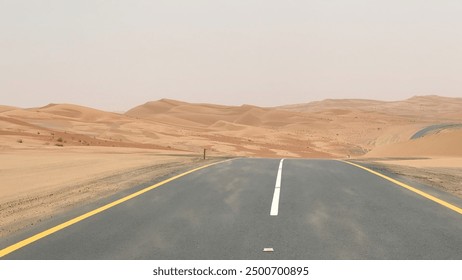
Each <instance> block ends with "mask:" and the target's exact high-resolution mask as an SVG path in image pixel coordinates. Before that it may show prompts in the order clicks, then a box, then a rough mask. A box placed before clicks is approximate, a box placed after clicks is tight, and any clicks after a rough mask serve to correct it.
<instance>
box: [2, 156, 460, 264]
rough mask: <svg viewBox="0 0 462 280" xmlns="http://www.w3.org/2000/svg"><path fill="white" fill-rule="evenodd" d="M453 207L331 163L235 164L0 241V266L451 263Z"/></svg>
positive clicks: (447, 197) (418, 189)
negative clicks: (44, 262) (66, 262)
mask: <svg viewBox="0 0 462 280" xmlns="http://www.w3.org/2000/svg"><path fill="white" fill-rule="evenodd" d="M461 207H462V199H460V198H458V197H455V196H453V195H451V194H448V193H445V192H442V191H439V190H436V189H433V188H430V187H427V186H424V185H421V184H417V183H415V182H412V181H408V179H406V178H403V177H397V176H396V175H393V174H384V173H378V172H377V171H373V170H372V169H369V168H367V166H365V165H364V164H362V163H361V165H359V164H354V163H349V162H345V161H339V160H321V159H284V160H282V159H247V158H243V159H234V160H230V161H225V162H220V163H217V164H212V165H208V166H205V167H203V168H198V169H195V170H192V171H189V172H186V173H183V174H180V175H178V176H175V177H173V178H170V179H168V180H166V181H163V182H160V183H158V184H155V185H152V186H148V187H144V188H142V189H140V190H138V191H137V192H134V193H132V194H128V195H127V196H125V197H122V198H119V199H117V200H114V201H112V202H108V203H107V204H104V205H102V206H99V207H97V208H95V209H87V210H85V212H83V213H80V214H79V215H77V216H74V217H70V218H68V219H66V220H65V221H61V222H59V223H56V221H54V222H55V224H50V223H52V222H53V221H51V222H49V224H47V225H46V228H42V229H33V230H30V231H29V232H27V233H22V235H18V236H15V237H13V238H9V239H8V240H3V241H2V242H0V245H1V247H0V248H2V249H1V250H0V257H2V258H3V259H51V260H57V259H79V260H84V259H91V260H94V259H106V260H115V259H124V260H126V259H144V260H150V259H166V260H172V259H217V260H227V259H238V260H240V259H258V260H265V259H308V260H309V259H316V260H322V259H332V260H336V259H462V208H461Z"/></svg>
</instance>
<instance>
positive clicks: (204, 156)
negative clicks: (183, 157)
mask: <svg viewBox="0 0 462 280" xmlns="http://www.w3.org/2000/svg"><path fill="white" fill-rule="evenodd" d="M205 151H207V149H204V159H205Z"/></svg>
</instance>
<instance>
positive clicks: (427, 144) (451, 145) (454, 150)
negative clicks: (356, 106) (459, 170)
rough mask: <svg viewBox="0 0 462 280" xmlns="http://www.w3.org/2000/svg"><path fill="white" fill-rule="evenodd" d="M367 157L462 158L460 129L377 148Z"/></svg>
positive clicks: (461, 131)
mask: <svg viewBox="0 0 462 280" xmlns="http://www.w3.org/2000/svg"><path fill="white" fill-rule="evenodd" d="M366 156H367V157H462V129H457V130H443V131H441V132H439V133H437V134H432V135H427V136H424V137H422V138H418V139H414V140H407V141H403V142H399V143H395V144H391V145H385V146H380V147H377V148H376V149H374V150H372V151H371V152H369V153H368V154H367V155H366Z"/></svg>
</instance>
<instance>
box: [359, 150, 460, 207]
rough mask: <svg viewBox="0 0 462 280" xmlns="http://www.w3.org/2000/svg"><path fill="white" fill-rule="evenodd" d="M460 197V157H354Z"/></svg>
mask: <svg viewBox="0 0 462 280" xmlns="http://www.w3.org/2000/svg"><path fill="white" fill-rule="evenodd" d="M355 161H362V162H367V163H369V164H372V165H373V166H374V167H376V168H378V169H385V170H387V171H389V172H392V173H395V174H398V175H403V176H405V177H409V178H410V179H412V180H415V181H417V182H419V183H422V184H425V185H427V186H431V187H433V188H436V189H440V190H443V191H446V192H449V193H451V194H453V195H456V196H458V197H461V198H462V158H407V159H406V158H401V159H397V158H388V159H384V158H376V159H355Z"/></svg>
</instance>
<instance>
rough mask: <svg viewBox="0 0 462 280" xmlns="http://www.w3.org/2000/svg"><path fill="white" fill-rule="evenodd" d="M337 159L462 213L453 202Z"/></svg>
mask: <svg viewBox="0 0 462 280" xmlns="http://www.w3.org/2000/svg"><path fill="white" fill-rule="evenodd" d="M339 161H340V162H344V163H348V164H350V165H353V166H356V167H358V168H361V169H363V170H366V171H367V172H370V173H372V174H374V175H376V176H379V177H381V178H383V179H385V180H388V181H390V182H392V183H394V184H396V185H398V186H400V187H403V188H405V189H408V190H410V191H411V192H414V193H416V194H418V195H421V196H423V197H425V198H427V199H429V200H431V201H433V202H436V203H438V204H440V205H442V206H444V207H447V208H449V209H451V210H452V211H455V212H457V213H459V214H461V215H462V209H461V208H459V207H457V206H455V205H453V204H451V203H449V202H446V201H444V200H442V199H439V198H437V197H435V196H433V195H430V194H428V193H426V192H423V191H421V190H419V189H416V188H414V187H411V186H409V185H407V184H405V183H402V182H400V181H398V180H395V179H393V178H390V177H388V176H386V175H383V174H382V173H379V172H377V171H374V170H372V169H369V168H367V167H364V166H361V165H359V164H356V163H352V162H349V161H345V160H339Z"/></svg>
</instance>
